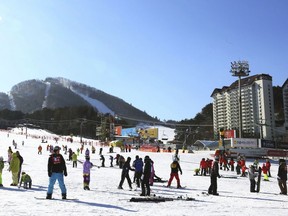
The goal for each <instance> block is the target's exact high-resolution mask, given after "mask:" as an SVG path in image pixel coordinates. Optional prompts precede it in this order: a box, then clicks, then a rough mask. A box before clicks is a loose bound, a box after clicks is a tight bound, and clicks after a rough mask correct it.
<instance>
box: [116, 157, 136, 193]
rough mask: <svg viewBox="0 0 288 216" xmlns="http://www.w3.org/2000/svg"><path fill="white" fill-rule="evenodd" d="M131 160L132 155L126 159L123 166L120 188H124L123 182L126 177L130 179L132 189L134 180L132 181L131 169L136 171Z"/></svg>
mask: <svg viewBox="0 0 288 216" xmlns="http://www.w3.org/2000/svg"><path fill="white" fill-rule="evenodd" d="M130 162H131V157H128V158H127V160H126V161H125V163H124V165H123V168H122V174H121V180H120V183H119V186H118V189H123V188H122V185H123V182H124V180H125V178H126V179H127V181H128V184H129V188H130V189H131V190H132V182H131V179H130V176H129V170H132V171H134V169H133V168H131V166H130Z"/></svg>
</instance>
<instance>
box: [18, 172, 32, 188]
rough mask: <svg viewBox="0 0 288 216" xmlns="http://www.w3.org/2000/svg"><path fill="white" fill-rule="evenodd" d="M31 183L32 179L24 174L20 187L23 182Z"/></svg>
mask: <svg viewBox="0 0 288 216" xmlns="http://www.w3.org/2000/svg"><path fill="white" fill-rule="evenodd" d="M30 181H31V177H30V176H29V175H28V174H24V175H22V177H21V181H20V185H21V183H22V182H23V183H26V182H30Z"/></svg>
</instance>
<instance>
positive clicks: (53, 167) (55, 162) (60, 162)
mask: <svg viewBox="0 0 288 216" xmlns="http://www.w3.org/2000/svg"><path fill="white" fill-rule="evenodd" d="M53 172H54V173H64V174H65V173H67V168H66V163H65V160H64V158H63V156H62V155H61V154H52V155H50V157H49V159H48V174H49V173H53Z"/></svg>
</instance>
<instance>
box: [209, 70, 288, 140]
mask: <svg viewBox="0 0 288 216" xmlns="http://www.w3.org/2000/svg"><path fill="white" fill-rule="evenodd" d="M211 97H212V98H213V126H214V133H219V130H220V128H223V129H225V130H230V129H235V130H237V131H238V130H239V88H238V80H237V81H235V82H233V83H232V84H231V85H230V86H224V87H223V88H222V89H219V88H216V89H214V91H213V93H212V95H211ZM241 102H242V138H252V137H253V138H263V139H268V140H274V127H275V119H274V100H273V86H272V77H271V76H270V75H268V74H258V75H254V76H249V77H246V78H243V79H241ZM287 114H288V113H287ZM237 134H239V131H238V133H237Z"/></svg>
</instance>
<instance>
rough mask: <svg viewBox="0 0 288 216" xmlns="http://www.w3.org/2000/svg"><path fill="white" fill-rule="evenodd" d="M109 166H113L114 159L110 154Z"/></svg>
mask: <svg viewBox="0 0 288 216" xmlns="http://www.w3.org/2000/svg"><path fill="white" fill-rule="evenodd" d="M109 158H110V167H113V160H114V158H113V156H112V155H110V157H109Z"/></svg>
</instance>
